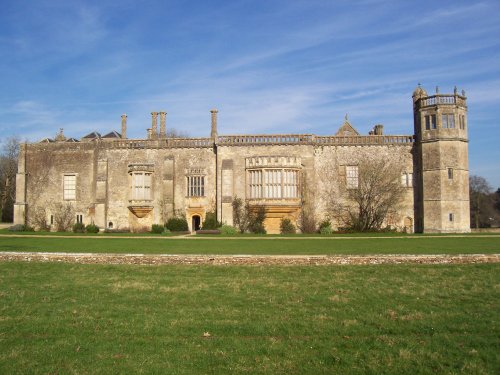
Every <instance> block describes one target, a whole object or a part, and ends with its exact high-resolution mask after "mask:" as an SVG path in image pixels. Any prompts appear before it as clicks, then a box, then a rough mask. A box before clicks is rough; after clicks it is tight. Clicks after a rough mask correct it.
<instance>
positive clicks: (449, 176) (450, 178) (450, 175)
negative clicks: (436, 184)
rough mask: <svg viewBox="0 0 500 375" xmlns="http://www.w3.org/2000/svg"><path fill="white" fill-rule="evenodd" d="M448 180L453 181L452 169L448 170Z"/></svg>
mask: <svg viewBox="0 0 500 375" xmlns="http://www.w3.org/2000/svg"><path fill="white" fill-rule="evenodd" d="M448 179H449V180H453V168H448Z"/></svg>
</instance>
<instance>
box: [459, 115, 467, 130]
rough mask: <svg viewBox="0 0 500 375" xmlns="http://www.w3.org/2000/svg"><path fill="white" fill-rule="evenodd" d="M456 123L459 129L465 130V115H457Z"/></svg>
mask: <svg viewBox="0 0 500 375" xmlns="http://www.w3.org/2000/svg"><path fill="white" fill-rule="evenodd" d="M458 121H459V123H460V129H465V115H459V116H458Z"/></svg>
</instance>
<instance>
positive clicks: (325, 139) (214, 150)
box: [14, 85, 470, 233]
mask: <svg viewBox="0 0 500 375" xmlns="http://www.w3.org/2000/svg"><path fill="white" fill-rule="evenodd" d="M437 91H438V90H436V94H434V95H428V94H427V92H426V91H425V90H424V89H423V88H421V87H420V85H419V87H417V89H416V90H415V92H414V93H413V108H414V133H413V134H409V135H385V134H383V126H382V125H376V126H375V127H374V129H373V130H372V131H371V132H370V134H369V135H360V134H359V133H358V132H357V131H356V130H355V128H354V127H353V126H352V125H351V124H350V123H349V121H348V119H347V116H346V119H345V121H344V123H343V124H342V125H341V126H340V128H339V130H338V131H337V132H336V134H335V135H331V136H318V135H312V134H278V135H219V134H218V133H217V110H212V111H211V133H210V137H207V138H170V137H167V129H166V112H153V113H152V125H151V128H150V129H148V134H147V137H146V138H145V139H128V138H127V135H126V134H127V116H126V115H123V116H122V124H121V133H118V132H115V131H113V132H110V133H108V134H106V135H104V136H101V135H100V134H99V133H97V132H93V133H91V134H89V135H86V136H84V137H83V138H81V139H80V140H76V139H73V138H70V139H67V138H65V137H64V135H63V134H62V131H61V133H60V134H59V135H58V136H57V137H56V138H55V139H48V138H47V139H45V140H43V141H41V142H38V143H29V144H24V145H22V147H21V151H20V156H19V166H18V174H17V191H16V203H15V209H14V211H15V212H14V215H15V223H21V224H24V223H32V222H33V220H34V215H35V214H38V215H39V214H40V212H42V213H43V215H46V220H47V222H49V223H50V222H53V221H54V215H56V214H57V212H55V211H54V210H55V208H54V207H55V206H54V205H55V204H61V203H63V204H67V203H69V204H71V206H72V207H73V211H72V212H74V215H75V218H74V219H75V221H76V222H82V223H84V224H89V223H95V224H96V225H98V226H99V227H100V228H110V229H111V228H112V229H127V228H128V229H130V230H132V231H134V230H141V229H142V228H145V227H147V228H150V227H151V225H152V224H157V223H164V222H165V221H166V219H167V218H169V217H172V216H181V217H185V218H186V219H187V221H188V223H189V226H190V229H192V230H196V229H199V228H200V226H201V225H202V224H203V221H204V219H205V216H206V214H207V212H216V213H217V217H218V219H219V220H220V221H222V222H223V223H226V224H233V208H232V202H233V200H234V199H235V198H236V197H239V198H242V199H244V201H245V202H248V203H249V205H250V207H259V206H264V208H265V211H266V220H265V226H266V229H267V230H268V232H269V233H273V232H278V231H279V225H280V221H281V219H282V218H285V217H286V218H290V219H291V220H292V221H293V222H295V223H297V222H298V221H300V220H301V214H302V213H303V211H304V209H305V207H304V205H305V204H306V203H305V202H306V201H307V204H308V205H309V207H314V210H310V212H309V215H314V218H315V220H316V221H317V222H319V221H321V220H324V219H325V218H332V216H331V215H330V212H329V207H330V206H329V205H328V201H331V200H332V199H335V191H340V190H341V189H340V187H347V188H354V189H355V188H356V187H357V186H358V179H359V175H358V164H359V161H360V159H361V158H363V157H364V158H366V157H368V158H372V157H373V158H384V159H385V160H387V161H392V162H397V163H398V165H399V166H400V167H401V171H402V172H401V184H402V185H404V187H405V195H404V199H403V201H402V203H401V204H400V205H398V209H397V211H396V212H392V213H391V215H389V217H388V218H387V219H386V221H387V222H386V224H387V225H391V226H393V227H396V228H398V229H399V230H406V231H409V232H413V231H415V232H468V231H470V222H469V221H470V219H469V184H468V177H469V172H468V137H467V131H468V129H467V127H468V124H467V105H466V97H465V93H464V92H463V91H462V92H461V94H459V93H458V92H457V89H456V88H455V90H454V93H453V94H440V93H438V92H437ZM158 117H159V129H158ZM306 195H307V199H306ZM59 207H61V205H59ZM332 224H333V226H334V227H336V226H340V224H339V223H336V222H335V220H333V223H332Z"/></svg>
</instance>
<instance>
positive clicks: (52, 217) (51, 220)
mask: <svg viewBox="0 0 500 375" xmlns="http://www.w3.org/2000/svg"><path fill="white" fill-rule="evenodd" d="M50 225H54V215H50Z"/></svg>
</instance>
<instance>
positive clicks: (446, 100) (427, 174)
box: [413, 84, 470, 233]
mask: <svg viewBox="0 0 500 375" xmlns="http://www.w3.org/2000/svg"><path fill="white" fill-rule="evenodd" d="M413 112H414V126H415V138H416V153H417V155H416V163H417V168H416V170H418V171H420V172H419V174H418V176H417V189H416V200H415V202H416V206H417V207H416V210H415V211H416V212H415V214H416V218H417V222H416V230H417V231H420V232H429V233H432V232H438V233H441V232H450V233H457V232H470V213H469V162H468V137H467V98H466V96H465V92H464V91H462V93H461V94H458V90H457V88H456V87H455V89H454V91H453V94H440V93H439V88H438V87H436V94H434V95H428V94H427V92H426V91H425V90H424V89H423V88H422V87H421V86H420V84H419V86H418V87H417V89H416V90H415V91H414V93H413Z"/></svg>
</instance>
